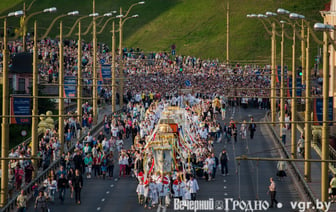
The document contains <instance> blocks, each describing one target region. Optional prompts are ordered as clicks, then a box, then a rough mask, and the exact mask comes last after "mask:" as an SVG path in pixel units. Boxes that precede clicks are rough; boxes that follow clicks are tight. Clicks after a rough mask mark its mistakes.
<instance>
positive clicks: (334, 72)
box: [321, 0, 336, 134]
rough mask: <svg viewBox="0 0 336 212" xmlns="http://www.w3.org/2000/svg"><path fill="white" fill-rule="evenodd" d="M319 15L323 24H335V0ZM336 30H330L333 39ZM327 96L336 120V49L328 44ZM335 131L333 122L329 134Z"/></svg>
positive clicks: (335, 127) (334, 38)
mask: <svg viewBox="0 0 336 212" xmlns="http://www.w3.org/2000/svg"><path fill="white" fill-rule="evenodd" d="M321 15H322V17H323V19H324V23H325V24H329V25H333V26H336V0H331V1H330V3H329V4H327V5H326V7H325V10H323V11H321ZM335 33H336V30H334V31H331V32H330V36H331V38H332V39H333V40H336V34H335ZM328 52H329V73H330V78H329V96H331V97H333V100H334V102H333V103H334V104H333V107H334V111H333V112H334V113H333V115H334V119H333V120H336V50H335V49H334V48H333V47H332V46H329V49H328ZM333 132H334V133H335V132H336V126H335V124H334V126H333V130H332V131H331V134H333Z"/></svg>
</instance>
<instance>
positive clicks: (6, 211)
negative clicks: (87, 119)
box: [2, 110, 122, 212]
mask: <svg viewBox="0 0 336 212" xmlns="http://www.w3.org/2000/svg"><path fill="white" fill-rule="evenodd" d="M120 112H122V110H119V111H117V113H120ZM111 115H112V114H109V116H111ZM103 126H104V120H102V121H101V122H99V123H98V124H97V125H95V126H94V127H93V128H92V129H91V130H90V133H91V135H94V134H96V133H97V132H99V130H100V129H101V128H102V127H103ZM85 136H86V135H82V136H81V138H80V141H83V140H84V138H85ZM74 148H75V144H73V145H72V147H71V148H70V149H69V151H73V150H74ZM59 165H60V159H57V160H56V161H54V162H53V163H52V164H51V165H50V166H49V167H48V168H47V169H46V170H44V171H43V172H41V173H40V174H38V176H37V177H36V178H35V179H33V180H32V181H31V182H30V183H29V184H28V185H26V186H25V187H24V188H23V190H24V191H25V193H26V195H27V196H28V197H30V198H32V197H33V195H32V194H33V192H34V191H33V189H32V187H33V185H35V183H38V184H39V185H40V184H41V183H42V182H43V181H44V180H45V179H47V178H48V175H49V173H50V171H51V170H54V171H55V170H56V169H57V168H58V167H59ZM18 196H19V194H15V195H14V196H13V197H12V199H10V200H9V201H8V203H7V204H6V205H5V206H4V207H3V208H2V211H3V212H10V211H12V210H15V208H16V199H17V197H18Z"/></svg>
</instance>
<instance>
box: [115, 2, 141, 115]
mask: <svg viewBox="0 0 336 212" xmlns="http://www.w3.org/2000/svg"><path fill="white" fill-rule="evenodd" d="M141 4H145V2H144V1H140V2H137V3H134V4H132V5H131V6H130V7H129V8H128V10H127V11H126V14H125V15H122V8H121V7H120V19H119V58H120V61H119V74H120V77H119V78H120V84H119V85H120V92H119V93H120V94H119V96H120V99H119V103H120V104H119V106H120V108H121V109H122V108H123V106H124V71H123V50H122V42H123V39H122V38H123V30H122V29H123V24H124V21H123V18H127V16H128V14H129V12H130V11H131V9H132V8H133V7H134V6H135V5H141Z"/></svg>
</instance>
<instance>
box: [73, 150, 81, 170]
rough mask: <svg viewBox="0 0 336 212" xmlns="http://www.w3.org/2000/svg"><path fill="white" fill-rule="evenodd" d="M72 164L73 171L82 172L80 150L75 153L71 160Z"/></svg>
mask: <svg viewBox="0 0 336 212" xmlns="http://www.w3.org/2000/svg"><path fill="white" fill-rule="evenodd" d="M73 162H74V164H75V169H78V170H81V171H82V170H83V167H82V166H83V158H82V155H81V152H80V150H78V151H77V153H76V155H75V157H74V158H73Z"/></svg>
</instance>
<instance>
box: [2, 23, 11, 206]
mask: <svg viewBox="0 0 336 212" xmlns="http://www.w3.org/2000/svg"><path fill="white" fill-rule="evenodd" d="M2 52H3V72H2V115H3V116H2V124H1V139H2V141H1V144H2V146H1V155H2V157H6V156H7V155H8V145H9V124H8V117H6V116H8V115H9V113H8V100H9V92H8V49H7V19H6V18H5V19H4V47H3V51H2ZM1 167H2V173H1V206H4V205H5V204H6V202H7V191H8V168H7V167H8V161H7V160H2V161H1Z"/></svg>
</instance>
